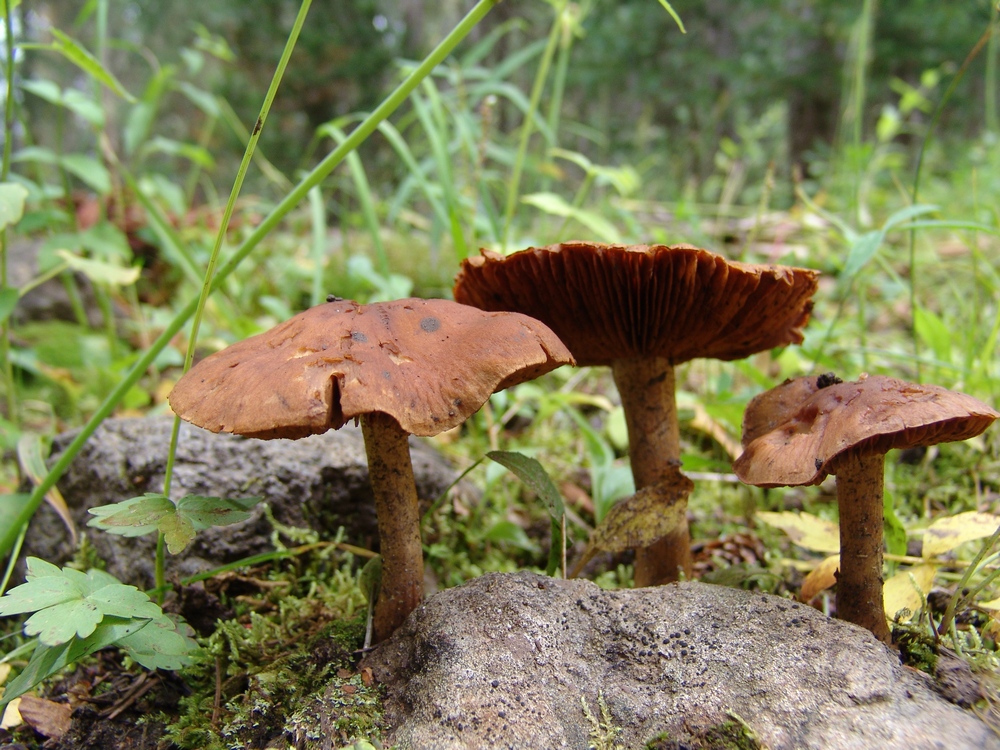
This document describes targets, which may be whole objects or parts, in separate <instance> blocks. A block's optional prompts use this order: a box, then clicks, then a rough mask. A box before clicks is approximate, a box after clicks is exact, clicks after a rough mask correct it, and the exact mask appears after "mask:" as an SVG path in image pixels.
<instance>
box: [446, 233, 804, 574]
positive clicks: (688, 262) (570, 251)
mask: <svg viewBox="0 0 1000 750" xmlns="http://www.w3.org/2000/svg"><path fill="white" fill-rule="evenodd" d="M816 275H817V274H816V272H815V271H811V270H807V269H802V268H792V267H787V266H758V265H750V264H747V263H739V262H735V261H729V260H726V259H725V258H723V257H721V256H719V255H715V254H714V253H710V252H708V251H707V250H701V249H699V248H696V247H690V246H687V245H680V246H674V247H668V246H665V245H632V246H624V245H605V244H599V243H591V242H564V243H562V244H560V245H551V246H548V247H538V248H529V249H528V250H523V251H521V252H517V253H514V254H512V255H509V256H507V257H504V256H501V255H498V254H497V253H492V252H489V251H483V254H482V256H481V257H476V258H469V259H467V260H465V261H464V262H463V264H462V269H461V271H460V272H459V274H458V278H457V279H456V283H455V299H456V300H458V301H459V302H464V303H466V304H470V305H475V306H476V307H481V308H483V309H484V310H514V311H516V312H522V313H525V314H527V315H531V316H532V317H535V318H538V319H539V320H541V321H543V322H545V323H546V324H547V325H548V326H550V327H551V328H552V330H553V331H555V332H556V334H557V335H558V336H559V338H560V339H562V340H563V342H565V344H566V346H568V347H569V350H570V351H571V352H573V356H574V357H576V360H577V363H578V364H580V365H610V366H611V369H612V372H613V374H614V379H615V383H616V384H617V386H618V391H619V393H620V395H621V399H622V406H623V408H624V411H625V419H626V424H627V427H628V434H629V451H630V458H631V464H632V474H633V476H634V477H635V484H636V489H637V490H641V489H642V488H644V487H649V486H652V485H655V484H657V483H659V482H661V481H664V480H665V479H667V478H668V476H667V475H668V474H669V466H670V464H671V463H674V464H676V463H677V462H679V460H680V430H679V426H678V422H677V409H676V401H675V392H674V391H675V386H674V368H675V366H676V365H679V364H681V363H683V362H687V361H688V360H691V359H694V358H696V357H711V358H714V359H721V360H733V359H740V358H742V357H746V356H748V355H750V354H753V353H754V352H759V351H763V350H765V349H771V348H773V347H776V346H782V345H784V344H790V343H799V342H801V341H802V333H801V330H802V327H803V326H804V325H805V324H806V321H807V320H808V319H809V312H810V310H811V307H812V303H811V302H810V298H811V296H812V295H813V293H814V292H815V291H816ZM679 570H682V571H684V573H685V574H686V575H688V576H690V575H691V550H690V536H689V532H688V528H687V524H686V522H684V523H683V525H682V528H680V529H678V530H677V531H676V532H675V533H674V534H672V535H670V536H668V537H665V538H663V539H661V540H660V541H658V542H656V543H654V544H653V545H652V546H650V547H646V548H643V549H639V550H637V552H636V563H635V583H636V586H650V585H655V584H659V583H665V582H668V581H674V580H677V578H678V571H679Z"/></svg>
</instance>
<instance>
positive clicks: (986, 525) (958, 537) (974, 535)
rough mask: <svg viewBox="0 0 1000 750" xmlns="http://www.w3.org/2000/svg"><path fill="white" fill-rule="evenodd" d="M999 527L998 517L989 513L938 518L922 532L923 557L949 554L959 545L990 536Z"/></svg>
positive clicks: (970, 512)
mask: <svg viewBox="0 0 1000 750" xmlns="http://www.w3.org/2000/svg"><path fill="white" fill-rule="evenodd" d="M997 526H1000V517H998V516H994V515H992V514H990V513H977V512H976V511H974V510H972V511H969V512H968V513H959V514H958V515H955V516H948V517H947V518H939V519H938V520H936V521H935V522H934V523H932V524H931V525H930V526H928V527H927V530H926V531H925V532H924V548H923V555H924V557H936V556H937V555H940V554H943V553H945V552H950V551H951V550H953V549H955V547H957V546H958V545H960V544H964V543H965V542H971V541H973V540H975V539H983V538H984V537H988V536H990V535H991V534H992V533H993V532H994V531H996V530H997Z"/></svg>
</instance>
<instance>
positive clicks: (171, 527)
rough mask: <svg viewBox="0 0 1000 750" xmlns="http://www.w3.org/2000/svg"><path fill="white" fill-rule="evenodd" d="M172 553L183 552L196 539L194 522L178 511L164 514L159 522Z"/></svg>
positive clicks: (158, 526) (158, 525) (159, 527)
mask: <svg viewBox="0 0 1000 750" xmlns="http://www.w3.org/2000/svg"><path fill="white" fill-rule="evenodd" d="M157 528H158V529H159V530H160V531H161V532H162V533H163V541H165V542H166V543H167V549H168V550H169V551H170V554H171V555H177V554H180V553H181V552H183V551H184V550H185V549H186V548H187V546H188V545H189V544H191V542H193V541H194V537H195V528H194V524H193V523H191V521H190V520H189V519H187V518H184V516H182V515H180V514H179V513H177V512H176V511H173V512H171V513H168V514H167V515H164V516H163V518H161V519H160V521H159V523H158V524H157Z"/></svg>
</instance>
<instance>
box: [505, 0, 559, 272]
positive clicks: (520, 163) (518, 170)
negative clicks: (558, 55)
mask: <svg viewBox="0 0 1000 750" xmlns="http://www.w3.org/2000/svg"><path fill="white" fill-rule="evenodd" d="M565 7H566V0H562V2H560V3H559V4H558V5H557V6H556V8H555V21H554V22H553V24H552V29H551V31H549V39H548V42H546V44H545V51H544V52H543V53H542V59H541V61H540V62H539V64H538V72H537V73H536V74H535V82H534V84H533V85H532V87H531V99H530V100H529V102H528V111H527V112H525V113H524V121H523V122H522V123H521V139H520V142H519V143H518V146H517V154H516V155H515V157H514V167H513V169H512V170H511V175H510V180H509V182H508V183H507V203H506V206H505V208H504V219H503V235H502V236H501V238H500V246H501V249H502V250H503V251H505V252H506V250H507V242H508V241H509V239H510V227H511V224H512V223H513V221H514V211H516V210H517V200H518V196H519V195H520V190H521V175H522V173H523V172H524V162H525V159H526V158H527V156H528V142H529V141H530V140H531V132H532V127H533V125H534V123H535V114H536V113H537V112H538V105H539V102H541V99H542V91H544V90H545V81H546V79H547V78H548V76H549V68H550V67H551V66H552V57H553V55H554V54H555V51H556V45H557V44H558V42H559V32H560V23H559V17H560V16H561V15H562V13H563V10H564V9H565Z"/></svg>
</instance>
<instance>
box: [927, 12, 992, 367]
mask: <svg viewBox="0 0 1000 750" xmlns="http://www.w3.org/2000/svg"><path fill="white" fill-rule="evenodd" d="M994 17H995V14H994ZM993 23H994V20H993V18H991V19H990V22H989V24H988V25H987V27H986V31H984V32H983V34H982V36H980V37H979V41H977V42H976V44H975V45H974V46H973V48H972V49H971V50H970V51H969V54H968V55H966V56H965V60H963V61H962V66H961V67H960V68H959V69H958V72H956V73H955V76H954V77H953V78H952V79H951V83H949V84H948V88H947V89H945V92H944V94H942V95H941V100H940V101H939V102H938V103H937V106H936V107H935V108H934V113H933V114H932V115H931V121H930V123H929V124H928V125H927V132H926V133H924V137H923V139H922V140H921V141H920V151H919V152H918V153H917V166H916V169H915V170H914V173H913V193H912V195H911V197H910V201H911V203H912V204H913V205H916V204H917V198H918V196H919V195H920V175H921V170H922V169H923V166H924V154H925V153H926V152H927V146H928V144H929V143H930V142H931V139H932V138H933V137H934V129H935V128H936V127H937V124H938V121H939V120H940V119H941V115H942V114H943V113H944V108H945V105H946V104H947V103H948V102H949V100H950V99H951V95H952V94H953V93H954V92H955V89H956V88H957V86H958V84H959V81H961V80H962V77H963V76H964V75H965V71H966V70H968V69H969V65H971V64H972V61H973V60H975V59H976V56H977V55H978V54H979V53H980V52H981V51H982V50H983V47H985V46H986V43H987V42H988V41H989V40H990V37H992V36H993ZM909 273H910V339H911V340H912V341H913V354H914V358H915V360H916V378H917V382H918V383H919V382H920V337H919V336H917V316H916V314H915V313H916V309H917V230H916V229H915V228H914V229H910V268H909Z"/></svg>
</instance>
